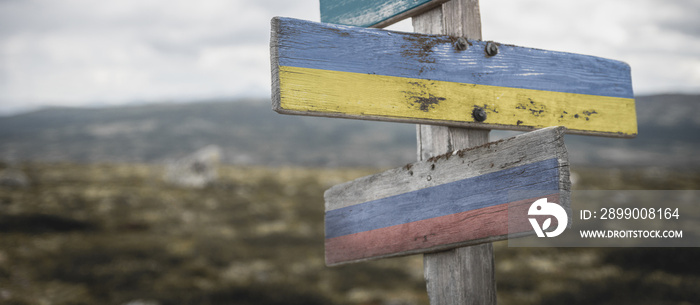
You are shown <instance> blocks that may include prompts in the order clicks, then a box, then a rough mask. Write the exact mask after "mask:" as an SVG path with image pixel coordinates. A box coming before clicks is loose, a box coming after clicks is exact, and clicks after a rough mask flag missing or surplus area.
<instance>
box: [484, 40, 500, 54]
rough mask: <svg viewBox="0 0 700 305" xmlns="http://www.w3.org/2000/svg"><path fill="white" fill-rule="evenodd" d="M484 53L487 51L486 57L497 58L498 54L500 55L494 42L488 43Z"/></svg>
mask: <svg viewBox="0 0 700 305" xmlns="http://www.w3.org/2000/svg"><path fill="white" fill-rule="evenodd" d="M484 51H486V55H488V56H496V54H498V45H497V44H496V43H495V42H493V41H489V42H487V43H486V48H485V49H484Z"/></svg>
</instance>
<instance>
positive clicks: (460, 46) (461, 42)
mask: <svg viewBox="0 0 700 305" xmlns="http://www.w3.org/2000/svg"><path fill="white" fill-rule="evenodd" d="M455 47H456V48H457V50H460V51H464V50H466V49H467V48H468V47H469V43H468V42H467V40H466V39H464V37H459V38H457V42H455Z"/></svg>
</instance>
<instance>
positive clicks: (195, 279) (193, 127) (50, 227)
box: [0, 95, 700, 305]
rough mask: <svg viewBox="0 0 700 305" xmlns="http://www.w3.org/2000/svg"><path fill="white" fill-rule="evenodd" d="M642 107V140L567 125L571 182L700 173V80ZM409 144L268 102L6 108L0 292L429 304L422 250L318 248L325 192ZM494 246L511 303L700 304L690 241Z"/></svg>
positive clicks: (631, 183) (12, 295)
mask: <svg viewBox="0 0 700 305" xmlns="http://www.w3.org/2000/svg"><path fill="white" fill-rule="evenodd" d="M637 114H638V119H639V136H638V137H637V138H635V139H608V138H598V137H583V136H567V138H566V144H567V148H568V150H569V154H570V159H571V163H572V168H571V169H572V172H573V178H572V179H573V180H574V188H575V189H581V190H590V189H647V190H654V189H663V190H673V189H696V190H697V189H700V170H699V169H700V155H699V154H698V152H699V151H700V149H699V148H700V147H699V145H700V141H699V140H700V136H699V135H700V119H698V116H697V115H698V114H700V96H698V95H653V96H642V97H639V98H638V99H637ZM514 134H517V132H506V131H493V132H492V140H495V139H499V138H503V137H508V136H511V135H514ZM415 149H416V148H415V126H414V125H410V124H388V123H377V122H365V121H352V120H339V119H322V118H309V117H293V116H283V115H278V114H276V113H274V112H273V111H271V110H270V106H269V101H268V100H254V99H249V100H212V101H209V102H200V103H196V104H187V103H178V104H160V105H157V104H154V105H140V106H119V107H113V108H106V107H102V108H92V109H90V108H46V109H41V110H37V111H33V112H28V113H23V114H17V115H14V116H6V117H0V160H2V161H1V162H0V304H129V305H168V304H377V305H380V304H381V305H390V304H391V305H399V304H406V305H418V304H428V300H427V294H426V291H425V282H424V280H423V268H422V256H420V255H417V256H410V257H404V258H397V259H386V260H380V261H374V262H365V263H358V264H351V265H345V266H340V267H333V268H329V267H326V266H325V265H324V257H323V238H324V233H323V232H324V229H323V209H324V208H323V206H324V205H323V192H324V191H325V190H326V189H327V188H329V187H331V186H332V185H335V184H338V183H342V182H345V181H349V180H351V179H354V178H357V177H361V176H364V175H369V174H373V173H376V172H379V171H381V170H384V169H386V168H389V167H397V166H402V165H404V164H406V163H409V162H413V161H414V160H415ZM183 175H185V176H186V175H192V176H195V177H196V178H201V179H199V180H197V179H194V180H192V179H190V180H186V181H189V182H185V183H183V181H185V180H182V179H177V177H180V176H183ZM192 181H194V182H192ZM574 204H582V203H574ZM584 204H585V203H584ZM495 249H496V270H497V274H496V278H497V282H498V300H499V303H500V304H570V305H571V304H698V303H700V291H699V290H698V289H697V287H700V264H699V263H698V262H697V258H698V257H700V251H699V250H698V249H697V248H508V247H507V243H505V242H497V243H495Z"/></svg>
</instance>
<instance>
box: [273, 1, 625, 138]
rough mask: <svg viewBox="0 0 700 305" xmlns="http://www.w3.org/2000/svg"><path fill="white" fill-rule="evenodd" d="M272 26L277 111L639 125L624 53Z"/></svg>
mask: <svg viewBox="0 0 700 305" xmlns="http://www.w3.org/2000/svg"><path fill="white" fill-rule="evenodd" d="M454 2H455V1H452V2H448V3H445V4H444V5H454V4H453V3H454ZM461 11H468V9H464V8H462V9H461ZM429 13H430V12H429ZM429 13H426V14H429ZM454 18H457V17H454ZM439 28H440V29H442V27H439ZM453 30H454V32H455V33H462V34H464V33H467V30H466V29H464V28H461V27H456V28H455V29H453ZM272 32H273V33H272V39H271V59H272V77H273V80H272V83H273V92H272V97H273V109H275V111H277V112H280V113H285V114H298V115H313V116H328V117H343V118H355V119H368V120H383V121H397V122H409V123H426V124H427V123H430V124H437V125H445V126H459V127H474V128H483V129H493V128H498V129H512V130H533V129H536V128H542V127H547V126H566V127H567V128H568V130H569V132H571V133H578V134H592V135H603V136H613V137H633V136H634V135H636V133H637V125H636V113H635V109H634V99H633V98H632V89H631V81H630V77H629V66H627V65H626V64H624V63H621V62H617V61H612V60H607V59H601V58H596V57H591V56H584V55H576V54H568V53H561V52H550V51H543V50H536V49H528V48H522V47H515V46H509V45H501V46H500V52H499V54H498V55H496V56H493V57H488V56H485V53H484V51H483V50H484V48H485V44H486V43H485V42H483V41H478V40H471V41H470V43H471V44H472V45H471V46H470V47H469V48H468V49H467V50H464V51H459V50H456V48H455V47H454V41H455V40H456V38H454V37H452V36H440V35H421V34H413V33H398V32H389V31H383V30H375V29H363V28H355V27H343V26H339V25H329V24H320V23H313V22H308V21H301V20H295V19H287V18H276V19H273V31H272ZM472 34H480V33H471V34H470V35H472ZM475 108H482V109H484V111H485V112H486V113H487V118H486V120H485V121H483V122H477V121H476V120H475V119H474V118H473V116H472V111H473V110H474V109H475Z"/></svg>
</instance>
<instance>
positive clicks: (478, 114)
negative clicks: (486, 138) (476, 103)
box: [472, 107, 486, 122]
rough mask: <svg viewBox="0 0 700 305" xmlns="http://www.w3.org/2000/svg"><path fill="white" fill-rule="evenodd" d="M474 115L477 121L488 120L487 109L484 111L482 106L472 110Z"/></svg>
mask: <svg viewBox="0 0 700 305" xmlns="http://www.w3.org/2000/svg"><path fill="white" fill-rule="evenodd" d="M472 116H473V117H474V120H475V121H477V122H483V121H486V111H484V108H481V107H476V108H474V111H472Z"/></svg>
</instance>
